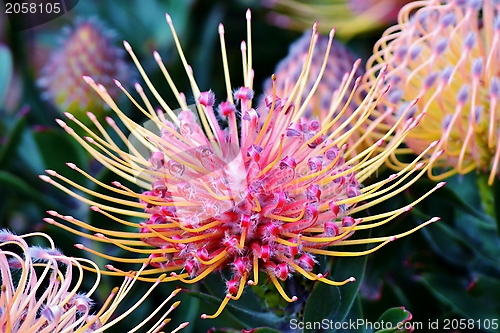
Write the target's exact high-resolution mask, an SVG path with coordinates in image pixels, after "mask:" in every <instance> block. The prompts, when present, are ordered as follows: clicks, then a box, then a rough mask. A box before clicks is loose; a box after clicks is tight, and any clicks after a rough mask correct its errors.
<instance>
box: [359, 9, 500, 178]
mask: <svg viewBox="0 0 500 333" xmlns="http://www.w3.org/2000/svg"><path fill="white" fill-rule="evenodd" d="M499 10H500V2H499V1H496V0H484V1H477V0H469V1H466V0H447V1H437V0H429V1H419V2H416V3H411V4H408V5H407V6H405V7H404V8H403V9H402V10H401V12H400V15H399V23H398V25H395V26H393V27H391V28H389V29H388V30H387V31H386V32H385V33H384V35H383V37H382V38H381V39H380V41H379V42H378V43H377V44H376V45H375V52H374V55H373V56H372V57H371V58H370V60H369V61H368V63H367V68H368V73H367V77H366V80H365V87H366V89H369V88H370V86H371V84H372V83H371V82H370V81H371V80H373V79H374V78H375V76H376V74H377V73H378V72H379V71H380V69H381V68H383V67H384V66H388V72H387V76H386V83H387V84H389V85H391V92H390V93H389V94H388V95H387V96H384V98H383V99H382V105H383V106H384V107H385V108H394V110H395V111H396V112H394V114H393V115H392V118H388V120H389V121H391V119H392V123H394V122H395V121H397V120H398V117H399V116H400V114H399V113H398V110H404V106H405V105H406V104H408V103H409V102H411V101H412V100H413V99H415V98H418V99H419V100H418V103H416V104H415V105H414V107H413V108H412V112H411V115H412V116H419V115H421V114H423V113H426V116H425V117H423V119H422V121H421V122H420V125H419V126H417V127H416V128H415V129H414V130H413V131H412V132H411V133H409V134H408V136H407V137H406V140H405V141H406V144H407V145H408V147H409V148H411V150H412V151H413V152H414V153H415V154H420V153H421V152H422V151H423V150H424V149H425V148H426V147H427V145H428V144H429V143H430V142H433V141H435V140H441V141H440V143H439V145H440V146H441V147H442V149H444V150H445V153H444V154H443V155H441V157H440V158H439V159H438V161H437V162H436V163H435V164H434V166H437V167H440V170H439V171H437V170H435V171H434V173H437V174H433V173H432V170H430V172H429V176H430V177H431V178H433V179H437V180H439V179H444V178H446V177H448V176H451V175H453V174H456V173H459V174H466V173H468V172H470V171H472V170H478V171H482V172H486V173H488V174H489V178H488V183H489V184H490V185H491V184H492V183H493V181H494V178H495V176H496V175H498V174H499V173H500V167H499V165H498V164H499V161H500V137H499V130H500V108H499V105H498V98H499V93H500V71H499V67H498V66H499V64H500V15H499V14H500V12H499ZM398 105H399V106H398ZM389 126H390V124H389ZM401 152H402V153H404V152H406V153H408V152H409V151H408V150H405V151H401ZM392 162H393V164H394V165H393V167H395V168H396V169H401V168H404V167H405V164H404V163H402V162H400V161H398V160H396V159H394V160H393V161H392ZM443 169H445V170H443Z"/></svg>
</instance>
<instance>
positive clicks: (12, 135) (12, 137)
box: [0, 61, 26, 169]
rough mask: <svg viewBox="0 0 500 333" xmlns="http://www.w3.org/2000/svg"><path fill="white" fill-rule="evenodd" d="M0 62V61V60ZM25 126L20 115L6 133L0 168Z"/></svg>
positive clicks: (17, 141)
mask: <svg viewBox="0 0 500 333" xmlns="http://www.w3.org/2000/svg"><path fill="white" fill-rule="evenodd" d="M0 63H1V61H0ZM25 128H26V117H23V116H20V117H19V118H18V119H17V121H16V122H15V124H14V126H13V127H12V129H11V130H10V132H9V134H8V135H7V143H5V144H4V145H3V146H0V169H4V168H5V166H6V164H7V162H8V161H9V160H10V159H11V158H12V156H13V155H14V154H15V151H16V150H17V148H18V146H19V145H20V143H21V137H22V135H23V132H24V129H25Z"/></svg>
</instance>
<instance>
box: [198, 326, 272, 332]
mask: <svg viewBox="0 0 500 333" xmlns="http://www.w3.org/2000/svg"><path fill="white" fill-rule="evenodd" d="M188 327H189V326H188ZM210 332H211V333H241V332H242V331H241V330H236V329H232V328H216V329H213V330H210ZM245 332H247V333H281V332H280V331H278V330H275V329H274V328H270V327H257V328H252V329H251V330H245Z"/></svg>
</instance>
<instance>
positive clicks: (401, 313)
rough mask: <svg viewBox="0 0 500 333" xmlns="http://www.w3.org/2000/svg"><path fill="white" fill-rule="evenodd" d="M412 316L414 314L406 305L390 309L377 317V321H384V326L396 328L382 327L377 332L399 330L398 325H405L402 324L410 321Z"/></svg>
mask: <svg viewBox="0 0 500 333" xmlns="http://www.w3.org/2000/svg"><path fill="white" fill-rule="evenodd" d="M411 318H412V315H411V313H410V311H408V310H406V309H405V308H404V307H399V308H392V309H388V310H386V311H385V312H384V313H383V314H382V315H381V316H380V317H379V318H378V319H377V323H381V324H382V323H383V325H384V327H389V326H390V327H394V328H387V329H382V330H379V331H377V333H391V332H397V331H398V327H403V326H402V325H404V323H406V322H408V321H410V320H411ZM398 325H399V326H398Z"/></svg>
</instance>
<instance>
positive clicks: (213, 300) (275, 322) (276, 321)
mask: <svg viewBox="0 0 500 333" xmlns="http://www.w3.org/2000/svg"><path fill="white" fill-rule="evenodd" d="M184 291H185V293H186V294H188V295H192V296H194V297H197V298H199V299H201V300H203V301H205V302H207V303H210V304H214V305H217V306H219V305H220V304H221V302H222V300H221V299H219V298H217V297H215V296H212V295H208V294H206V293H203V292H199V291H193V290H184ZM240 303H242V301H240V302H239V303H238V302H233V303H231V302H230V303H228V304H227V306H226V309H225V310H224V312H223V313H225V312H226V311H228V310H229V311H230V312H231V313H232V314H233V315H234V316H235V317H237V319H238V320H239V321H240V322H241V323H242V324H243V325H244V326H246V327H252V326H257V325H255V324H254V325H252V324H253V323H259V326H260V325H265V326H271V327H279V326H280V324H282V323H283V322H284V321H286V319H285V318H283V317H278V316H276V315H275V314H273V313H271V312H257V311H253V310H248V309H246V308H242V307H239V306H236V305H234V304H240Z"/></svg>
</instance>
